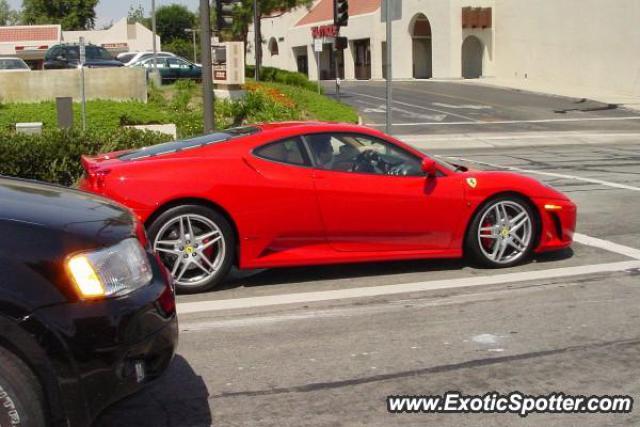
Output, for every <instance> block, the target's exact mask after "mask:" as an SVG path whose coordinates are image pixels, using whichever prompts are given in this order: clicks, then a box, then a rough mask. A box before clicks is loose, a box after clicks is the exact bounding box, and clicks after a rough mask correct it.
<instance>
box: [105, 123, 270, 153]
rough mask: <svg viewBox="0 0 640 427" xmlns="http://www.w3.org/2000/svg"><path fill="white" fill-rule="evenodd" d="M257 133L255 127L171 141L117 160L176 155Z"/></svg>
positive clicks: (257, 130) (258, 129)
mask: <svg viewBox="0 0 640 427" xmlns="http://www.w3.org/2000/svg"><path fill="white" fill-rule="evenodd" d="M259 131H260V128H258V127H255V126H247V127H240V128H232V129H226V130H224V131H221V132H216V133H212V134H209V135H203V136H198V137H196V138H191V139H184V140H181V141H172V142H167V143H164V144H158V145H153V146H151V147H145V148H142V149H140V150H135V151H129V152H127V153H125V154H123V155H121V156H119V157H118V158H119V159H120V160H138V159H144V158H146V157H155V156H160V155H162V154H169V153H177V152H179V151H185V150H190V149H192V148H199V147H204V146H206V145H212V144H217V143H220V142H226V141H230V140H232V139H236V138H240V137H243V136H248V135H253V134H255V133H258V132H259Z"/></svg>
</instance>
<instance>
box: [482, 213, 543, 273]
mask: <svg viewBox="0 0 640 427" xmlns="http://www.w3.org/2000/svg"><path fill="white" fill-rule="evenodd" d="M477 235H478V243H479V244H480V250H481V251H482V253H483V254H484V255H485V256H486V257H487V258H488V259H490V260H491V261H493V262H495V263H497V264H508V263H511V262H513V261H516V260H517V259H519V258H521V257H522V256H523V255H524V254H525V253H526V251H527V248H528V247H529V244H530V243H531V239H532V238H533V227H532V223H531V217H530V215H529V212H528V211H527V209H525V207H524V206H522V205H521V204H519V203H517V202H514V201H509V200H502V201H499V202H496V203H494V204H493V205H491V206H490V207H489V208H488V209H487V210H486V211H485V213H484V215H482V218H480V225H479V227H478V233H477Z"/></svg>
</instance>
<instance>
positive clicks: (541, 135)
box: [394, 131, 640, 142]
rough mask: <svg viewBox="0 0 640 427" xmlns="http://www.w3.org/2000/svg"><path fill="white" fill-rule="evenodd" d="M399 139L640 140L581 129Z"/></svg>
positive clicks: (401, 137) (631, 135)
mask: <svg viewBox="0 0 640 427" xmlns="http://www.w3.org/2000/svg"><path fill="white" fill-rule="evenodd" d="M394 136H395V137H396V138H397V139H399V140H401V141H405V140H410V141H414V142H432V141H458V140H463V141H466V140H469V139H477V140H482V141H512V140H520V139H550V138H605V139H610V138H624V137H628V138H636V139H637V140H638V141H639V142H640V133H637V132H615V133H602V132H582V131H560V132H553V131H551V132H549V131H546V132H544V131H543V132H505V133H500V134H492V133H484V132H478V133H462V134H460V133H456V134H446V135H415V134H405V135H394Z"/></svg>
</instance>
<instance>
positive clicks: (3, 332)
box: [0, 177, 178, 427]
mask: <svg viewBox="0 0 640 427" xmlns="http://www.w3.org/2000/svg"><path fill="white" fill-rule="evenodd" d="M0 236H2V238H1V239H0V426H3V427H4V426H14V425H19V426H29V427H40V426H45V425H52V426H57V425H60V426H82V427H86V426H89V425H91V422H92V420H93V419H94V418H95V417H96V415H97V414H98V413H99V412H100V411H102V410H103V409H104V408H105V407H107V406H108V405H110V404H112V403H114V402H115V401H117V400H119V399H121V398H123V397H125V396H127V395H129V394H131V393H133V392H135V391H137V390H138V389H140V388H141V387H142V386H143V385H144V384H146V383H148V382H149V381H151V380H153V379H155V378H157V377H158V376H159V375H161V374H162V373H163V372H164V371H165V370H166V369H167V367H168V366H169V364H170V362H171V360H172V358H173V355H174V351H175V348H176V345H177V334H178V331H177V319H176V312H175V296H174V289H173V286H172V284H171V279H170V276H169V274H168V272H167V271H166V270H165V268H164V267H162V264H161V263H160V262H159V261H158V258H157V257H156V256H155V255H154V254H153V253H152V252H151V250H150V247H149V244H148V243H147V240H146V236H145V234H144V231H143V229H142V226H141V225H140V223H139V222H138V220H137V219H135V218H134V217H133V216H132V215H131V213H130V211H128V210H127V209H126V208H123V207H121V206H119V205H116V204H114V203H112V202H109V201H107V200H105V199H102V198H99V197H95V196H92V195H89V194H87V193H82V192H79V191H75V190H70V189H66V188H62V187H57V186H49V185H43V184H39V183H34V182H31V181H23V180H16V179H9V178H3V177H0Z"/></svg>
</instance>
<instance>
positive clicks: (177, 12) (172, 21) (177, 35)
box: [156, 4, 196, 43]
mask: <svg viewBox="0 0 640 427" xmlns="http://www.w3.org/2000/svg"><path fill="white" fill-rule="evenodd" d="M195 20H196V16H195V14H194V13H193V12H191V11H190V10H189V9H187V8H186V7H185V6H182V5H179V4H171V5H168V6H161V7H159V8H158V9H157V10H156V26H157V28H158V35H160V37H161V38H162V42H163V43H170V42H172V41H173V40H176V39H181V40H188V39H189V37H190V36H189V34H187V33H186V32H185V31H184V30H186V29H187V28H193V26H194V24H195Z"/></svg>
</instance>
